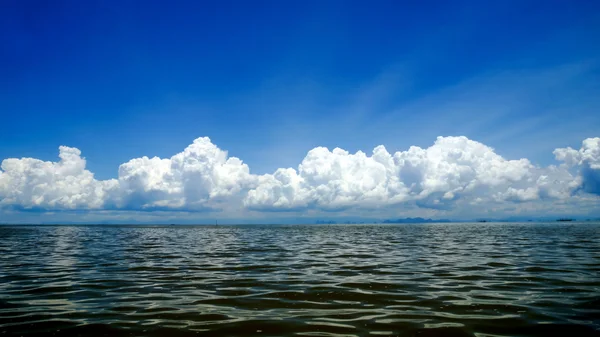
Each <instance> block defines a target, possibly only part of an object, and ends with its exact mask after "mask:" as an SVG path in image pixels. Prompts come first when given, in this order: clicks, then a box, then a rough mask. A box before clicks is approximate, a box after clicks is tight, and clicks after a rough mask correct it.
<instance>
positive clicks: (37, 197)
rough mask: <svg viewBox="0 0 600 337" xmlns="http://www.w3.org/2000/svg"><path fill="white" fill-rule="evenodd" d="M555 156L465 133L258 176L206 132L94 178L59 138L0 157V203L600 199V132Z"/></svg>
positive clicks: (466, 203) (333, 204)
mask: <svg viewBox="0 0 600 337" xmlns="http://www.w3.org/2000/svg"><path fill="white" fill-rule="evenodd" d="M554 155H555V158H556V159H557V161H558V162H559V164H558V165H551V166H548V167H538V166H535V165H533V164H532V163H531V162H530V161H529V160H527V159H518V160H509V159H506V158H503V157H502V156H500V155H499V154H497V153H495V151H494V149H492V148H491V147H488V146H486V145H484V144H482V143H479V142H476V141H473V140H470V139H468V138H466V137H438V138H437V139H436V140H435V142H434V143H433V145H431V146H430V147H428V148H420V147H416V146H412V147H410V148H409V149H408V150H406V151H399V152H396V153H389V152H388V151H387V150H386V148H385V147H384V146H377V147H376V148H375V149H374V150H373V151H372V153H371V154H366V153H363V152H361V151H359V152H357V153H349V152H348V151H345V150H343V149H339V148H335V149H333V150H329V149H327V148H324V147H317V148H314V149H312V150H310V151H309V152H308V153H307V155H306V157H305V158H304V159H303V160H302V161H301V163H300V164H299V165H298V167H297V168H280V169H277V170H276V171H275V172H274V173H273V174H264V175H255V174H252V173H251V172H250V168H249V167H248V165H246V164H245V163H244V162H243V161H242V160H240V159H238V158H236V157H229V156H228V154H227V152H226V151H224V150H222V149H220V148H218V147H217V146H216V145H215V144H213V143H212V142H211V141H210V139H209V138H207V137H204V138H198V139H196V140H194V142H193V143H192V144H190V145H189V146H188V147H187V148H186V149H184V150H183V152H180V153H178V154H175V155H174V156H172V157H171V158H158V157H154V158H148V157H142V158H135V159H131V160H130V161H128V162H126V163H124V164H122V165H120V167H119V170H118V177H117V178H116V179H109V180H96V179H95V178H94V174H93V173H92V172H90V171H89V170H86V161H85V159H84V158H83V157H82V156H81V152H80V150H79V149H76V148H71V147H66V146H61V147H59V158H60V160H59V161H57V162H45V161H41V160H39V159H34V158H21V159H15V158H9V159H5V160H4V161H2V165H1V170H0V208H9V209H18V210H41V211H53V210H129V211H155V210H161V211H170V210H173V211H194V212H200V211H216V210H228V211H231V210H236V211H242V212H243V211H247V212H294V211H306V210H314V211H322V212H336V211H342V210H347V209H354V210H357V209H358V210H380V209H389V208H393V207H397V206H399V205H410V206H411V207H417V208H422V209H429V210H452V209H456V208H458V207H463V208H464V207H471V208H473V207H479V208H481V207H495V205H509V204H523V203H552V202H563V203H564V202H565V201H566V200H571V201H573V200H575V202H576V201H577V200H578V198H583V199H586V200H589V198H590V197H591V198H596V199H594V200H600V199H598V196H600V138H588V139H585V140H584V141H583V142H582V146H581V148H580V149H572V148H570V147H567V148H559V149H556V150H555V151H554Z"/></svg>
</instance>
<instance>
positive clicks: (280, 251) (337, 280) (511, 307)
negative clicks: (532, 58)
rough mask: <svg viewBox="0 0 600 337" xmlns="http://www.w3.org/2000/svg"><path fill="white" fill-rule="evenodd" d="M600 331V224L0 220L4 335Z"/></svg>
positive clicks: (1, 324)
mask: <svg viewBox="0 0 600 337" xmlns="http://www.w3.org/2000/svg"><path fill="white" fill-rule="evenodd" d="M9 335H15V336H31V335H42V336H76V335H81V336H97V335H106V336H119V335H121V336H188V335H189V336H249V335H256V336H292V335H297V336H390V335H393V336H397V335H399V336H598V335H600V224H597V223H548V224H537V223H532V224H494V223H480V224H414V225H347V226H344V225H330V226H218V227H215V226H0V336H9Z"/></svg>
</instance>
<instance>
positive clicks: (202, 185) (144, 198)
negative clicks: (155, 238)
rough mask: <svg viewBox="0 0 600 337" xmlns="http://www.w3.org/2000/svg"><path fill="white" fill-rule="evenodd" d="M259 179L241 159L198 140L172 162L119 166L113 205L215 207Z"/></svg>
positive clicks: (136, 162) (158, 160) (151, 160)
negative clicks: (117, 187) (115, 196)
mask: <svg viewBox="0 0 600 337" xmlns="http://www.w3.org/2000/svg"><path fill="white" fill-rule="evenodd" d="M255 181H256V177H255V176H253V175H251V174H250V169H249V168H248V165H246V164H244V163H243V162H242V161H241V160H240V159H238V158H235V157H231V158H228V157H227V152H226V151H223V150H221V149H219V148H218V147H217V146H216V145H214V144H213V143H212V142H211V141H210V139H209V138H207V137H204V138H198V139H196V140H194V142H193V143H192V144H191V145H189V146H188V147H187V148H186V149H185V150H184V151H183V152H181V153H178V154H176V155H174V156H173V157H171V158H169V159H161V158H158V157H154V158H148V157H142V158H136V159H132V160H130V161H129V162H127V163H124V164H122V165H121V166H120V167H119V178H118V182H119V192H120V193H119V195H118V197H117V198H118V199H117V200H114V201H113V202H114V204H116V205H117V206H119V207H121V208H128V209H168V208H178V209H183V208H185V209H190V210H204V209H210V208H211V207H214V206H215V205H216V204H217V203H218V201H219V200H226V199H227V198H228V197H233V196H236V195H237V194H239V193H240V192H242V190H244V189H246V188H249V187H251V186H253V184H254V183H255Z"/></svg>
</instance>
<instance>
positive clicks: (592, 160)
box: [554, 137, 600, 195]
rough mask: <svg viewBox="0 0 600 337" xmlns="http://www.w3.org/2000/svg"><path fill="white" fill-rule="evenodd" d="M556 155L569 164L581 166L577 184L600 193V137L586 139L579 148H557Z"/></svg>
mask: <svg viewBox="0 0 600 337" xmlns="http://www.w3.org/2000/svg"><path fill="white" fill-rule="evenodd" d="M554 155H555V157H556V159H557V160H560V161H563V162H565V164H566V165H567V166H570V167H578V168H579V170H580V179H579V180H578V181H577V185H578V186H579V187H580V188H581V189H582V190H583V191H585V192H587V193H591V194H596V195H600V137H596V138H588V139H586V140H584V141H583V143H582V146H581V149H579V150H574V149H572V148H570V147H567V148H560V149H556V150H554Z"/></svg>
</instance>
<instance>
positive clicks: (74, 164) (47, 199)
mask: <svg viewBox="0 0 600 337" xmlns="http://www.w3.org/2000/svg"><path fill="white" fill-rule="evenodd" d="M59 157H60V161H58V162H46V161H41V160H39V159H34V158H22V159H14V158H11V159H5V160H4V161H2V165H1V168H2V170H1V171H0V205H3V206H14V207H19V208H24V209H71V210H73V209H99V208H102V207H103V205H104V201H105V199H106V197H107V194H109V193H110V192H111V191H112V190H113V189H115V188H116V187H117V182H116V180H114V179H112V180H106V181H98V180H95V179H94V174H93V173H91V172H90V171H88V170H86V169H85V159H83V158H82V157H81V152H80V151H79V150H78V149H76V148H72V147H67V146H61V147H60V148H59Z"/></svg>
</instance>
